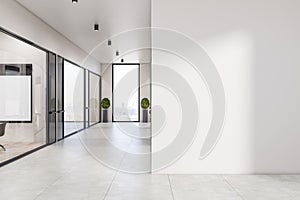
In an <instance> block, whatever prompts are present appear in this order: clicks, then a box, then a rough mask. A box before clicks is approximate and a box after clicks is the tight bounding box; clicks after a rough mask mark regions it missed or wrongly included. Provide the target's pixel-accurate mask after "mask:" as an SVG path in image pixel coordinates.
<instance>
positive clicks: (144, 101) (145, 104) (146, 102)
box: [141, 98, 150, 109]
mask: <svg viewBox="0 0 300 200" xmlns="http://www.w3.org/2000/svg"><path fill="white" fill-rule="evenodd" d="M149 106H150V101H149V99H148V98H143V99H142V100H141V107H142V108H143V109H148V108H149Z"/></svg>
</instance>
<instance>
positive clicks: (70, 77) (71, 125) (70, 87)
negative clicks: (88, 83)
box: [64, 60, 85, 136]
mask: <svg viewBox="0 0 300 200" xmlns="http://www.w3.org/2000/svg"><path fill="white" fill-rule="evenodd" d="M64 109H65V112H64V135H65V136H68V135H70V134H72V133H74V132H76V131H79V130H81V129H83V128H84V123H85V122H84V112H85V111H84V69H82V68H80V67H78V66H77V65H75V64H73V63H70V62H68V61H66V60H65V61H64Z"/></svg>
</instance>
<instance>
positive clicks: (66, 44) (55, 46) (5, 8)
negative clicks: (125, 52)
mask: <svg viewBox="0 0 300 200" xmlns="http://www.w3.org/2000/svg"><path fill="white" fill-rule="evenodd" d="M53 14H55V10H53ZM58 20H60V19H58ZM0 26H1V27H3V28H5V29H7V30H9V31H11V32H13V33H16V34H18V35H20V36H22V37H24V38H26V39H28V40H30V41H32V42H34V43H36V44H38V45H40V46H42V47H44V48H46V49H48V50H50V51H53V52H55V53H57V54H59V55H61V56H63V57H65V58H67V59H69V60H72V61H73V62H76V63H77V64H80V65H82V66H84V67H86V68H88V69H90V70H91V71H93V72H95V73H97V74H100V64H99V62H97V61H96V60H95V59H93V58H91V57H89V56H88V55H87V53H85V52H84V51H83V50H82V49H80V48H79V47H77V46H76V45H74V44H73V43H72V42H70V41H69V40H68V39H66V38H65V37H64V36H62V35H61V34H59V33H58V32H56V31H55V30H54V29H52V28H51V27H50V26H48V25H47V24H46V23H44V22H43V21H42V20H40V19H39V18H37V17H36V16H35V15H33V14H32V13H31V12H29V11H28V10H26V9H25V8H24V7H22V6H21V5H20V4H18V3H17V2H16V1H14V0H1V1H0Z"/></svg>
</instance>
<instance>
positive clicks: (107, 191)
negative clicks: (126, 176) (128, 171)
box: [103, 171, 119, 200]
mask: <svg viewBox="0 0 300 200" xmlns="http://www.w3.org/2000/svg"><path fill="white" fill-rule="evenodd" d="M118 173H119V171H116V173H115V175H114V177H113V179H112V180H111V182H110V184H109V186H108V188H107V190H106V192H105V194H104V197H103V200H105V199H106V198H107V195H108V193H109V192H110V189H111V187H112V184H113V182H114V181H115V179H116V176H117V174H118Z"/></svg>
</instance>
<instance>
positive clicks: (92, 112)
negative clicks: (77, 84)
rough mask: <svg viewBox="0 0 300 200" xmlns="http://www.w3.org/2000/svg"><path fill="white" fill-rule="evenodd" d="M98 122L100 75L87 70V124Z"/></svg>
mask: <svg viewBox="0 0 300 200" xmlns="http://www.w3.org/2000/svg"><path fill="white" fill-rule="evenodd" d="M98 122H100V76H99V75H96V74H94V73H91V72H89V125H93V124H95V123H98Z"/></svg>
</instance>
